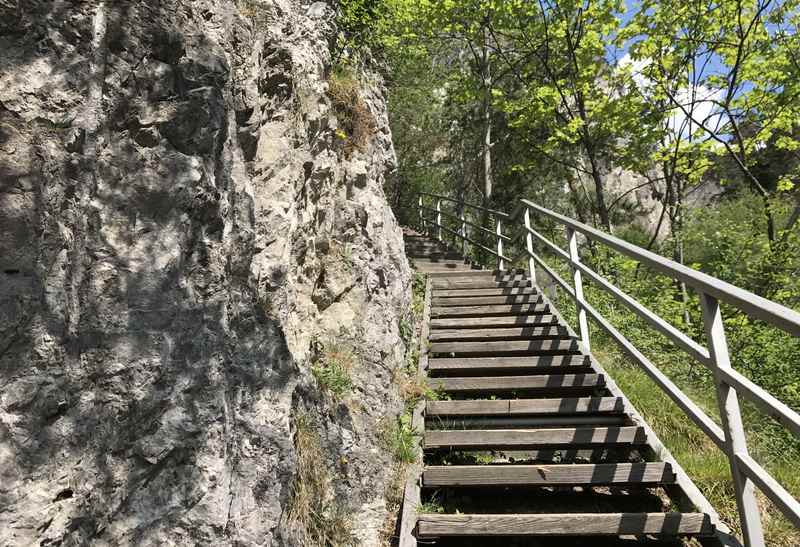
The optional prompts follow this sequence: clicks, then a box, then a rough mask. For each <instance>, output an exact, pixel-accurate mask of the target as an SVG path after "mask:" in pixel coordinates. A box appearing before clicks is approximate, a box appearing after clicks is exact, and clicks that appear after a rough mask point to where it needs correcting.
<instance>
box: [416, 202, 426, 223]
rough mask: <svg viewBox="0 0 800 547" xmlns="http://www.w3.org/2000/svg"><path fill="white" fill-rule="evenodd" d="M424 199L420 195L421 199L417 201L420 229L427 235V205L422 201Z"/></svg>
mask: <svg viewBox="0 0 800 547" xmlns="http://www.w3.org/2000/svg"><path fill="white" fill-rule="evenodd" d="M423 199H424V198H423V195H422V194H419V198H418V199H417V213H418V215H417V216H418V217H419V229H420V230H421V231H422V233H425V231H426V230H425V216H424V215H423V207H424V205H425V204H424V202H423V201H422V200H423Z"/></svg>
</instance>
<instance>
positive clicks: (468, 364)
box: [428, 331, 592, 375]
mask: <svg viewBox="0 0 800 547" xmlns="http://www.w3.org/2000/svg"><path fill="white" fill-rule="evenodd" d="M434 332H435V331H434ZM467 332H469V331H467ZM591 366H592V362H591V360H590V359H589V357H588V356H586V355H542V356H540V357H532V356H528V357H432V358H430V359H428V373H429V374H430V373H433V374H437V375H439V374H458V373H461V374H467V373H469V374H478V373H493V374H497V373H509V372H522V371H526V372H529V373H535V374H543V373H550V374H552V373H553V372H567V371H574V370H575V369H584V368H590V367H591Z"/></svg>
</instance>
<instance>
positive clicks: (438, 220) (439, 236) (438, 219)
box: [436, 199, 442, 241]
mask: <svg viewBox="0 0 800 547" xmlns="http://www.w3.org/2000/svg"><path fill="white" fill-rule="evenodd" d="M436 234H437V239H438V240H439V241H442V200H441V199H437V200H436Z"/></svg>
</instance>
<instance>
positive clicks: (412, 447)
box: [386, 413, 419, 463]
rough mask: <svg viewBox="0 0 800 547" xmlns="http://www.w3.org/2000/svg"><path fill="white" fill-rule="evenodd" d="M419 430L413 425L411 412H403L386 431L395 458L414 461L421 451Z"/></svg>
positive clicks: (399, 460) (401, 460)
mask: <svg viewBox="0 0 800 547" xmlns="http://www.w3.org/2000/svg"><path fill="white" fill-rule="evenodd" d="M418 435H419V433H418V432H415V431H414V430H413V428H412V427H411V414H409V413H406V414H402V415H401V416H400V417H399V418H398V419H397V421H396V422H395V423H393V424H392V426H391V427H390V428H389V430H388V431H387V432H386V443H387V445H388V446H389V448H390V450H391V452H392V454H394V458H395V460H397V461H398V462H400V463H414V462H415V461H417V453H418V451H419V441H418Z"/></svg>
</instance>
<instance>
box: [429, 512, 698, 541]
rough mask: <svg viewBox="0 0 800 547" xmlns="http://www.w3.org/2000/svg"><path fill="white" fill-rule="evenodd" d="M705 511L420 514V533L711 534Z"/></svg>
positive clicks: (500, 534) (431, 535) (468, 534)
mask: <svg viewBox="0 0 800 547" xmlns="http://www.w3.org/2000/svg"><path fill="white" fill-rule="evenodd" d="M713 533H714V527H713V525H712V524H711V520H710V519H709V517H708V516H707V515H705V514H703V513H549V514H528V515H519V514H516V515H512V514H499V515H487V514H481V515H447V514H435V513H423V514H420V515H419V517H418V520H417V535H418V536H419V537H423V538H424V537H440V536H627V535H645V534H646V535H658V536H685V535H701V536H704V535H710V534H713Z"/></svg>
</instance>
